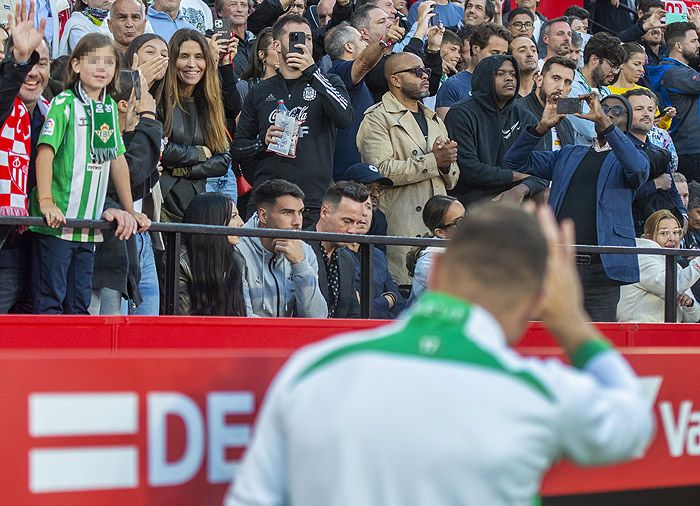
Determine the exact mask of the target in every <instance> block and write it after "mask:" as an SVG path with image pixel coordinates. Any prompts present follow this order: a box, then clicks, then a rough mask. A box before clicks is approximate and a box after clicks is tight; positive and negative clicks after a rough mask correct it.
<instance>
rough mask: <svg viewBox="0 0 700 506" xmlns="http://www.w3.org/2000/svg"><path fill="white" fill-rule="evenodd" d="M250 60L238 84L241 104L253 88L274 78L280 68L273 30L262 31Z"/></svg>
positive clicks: (251, 50) (251, 48) (251, 51)
mask: <svg viewBox="0 0 700 506" xmlns="http://www.w3.org/2000/svg"><path fill="white" fill-rule="evenodd" d="M249 59H250V65H249V67H248V68H247V69H245V71H244V72H243V74H241V80H240V81H238V83H237V84H236V87H237V88H238V93H239V94H240V96H241V102H245V97H246V96H247V95H248V92H249V91H250V89H251V88H252V87H253V86H255V85H256V84H258V83H259V82H260V81H263V80H265V79H269V78H270V77H272V76H274V75H275V72H276V71H277V69H278V68H279V60H278V59H277V52H276V51H275V50H274V49H273V47H272V28H264V29H263V30H261V31H260V33H259V34H258V37H257V38H256V39H255V40H254V41H253V44H252V45H251V46H250V55H249Z"/></svg>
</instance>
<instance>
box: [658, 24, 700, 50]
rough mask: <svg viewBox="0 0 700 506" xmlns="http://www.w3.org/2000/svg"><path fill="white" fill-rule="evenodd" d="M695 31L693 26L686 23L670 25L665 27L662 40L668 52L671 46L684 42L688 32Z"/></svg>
mask: <svg viewBox="0 0 700 506" xmlns="http://www.w3.org/2000/svg"><path fill="white" fill-rule="evenodd" d="M691 30H692V31H695V30H696V28H695V24H693V23H691V22H690V21H688V22H681V23H671V24H670V25H666V32H665V33H664V38H665V39H666V45H667V46H668V48H669V50H670V48H671V46H673V44H675V43H676V42H680V41H682V40H685V36H686V34H687V33H688V32H689V31H691Z"/></svg>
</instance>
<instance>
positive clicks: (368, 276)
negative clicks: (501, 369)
mask: <svg viewBox="0 0 700 506" xmlns="http://www.w3.org/2000/svg"><path fill="white" fill-rule="evenodd" d="M0 225H15V226H17V225H24V226H31V225H35V226H38V225H43V226H45V225H46V223H45V221H44V219H43V218H38V217H16V216H0ZM66 226H67V227H73V228H91V229H99V230H109V229H113V228H115V224H113V223H109V222H106V221H99V220H67V223H66ZM149 230H150V231H151V232H160V233H161V234H163V236H164V238H165V288H164V294H165V301H164V309H165V314H170V315H175V314H177V312H178V298H179V295H178V288H179V287H178V274H179V259H180V244H181V240H182V234H213V235H237V236H239V237H273V238H278V239H301V240H303V241H315V242H319V241H328V242H341V243H343V242H344V243H358V244H359V245H360V313H361V316H362V317H363V318H371V317H372V299H373V297H372V273H373V269H374V266H373V261H372V249H371V247H372V246H373V245H375V244H384V245H387V246H444V245H445V244H446V241H445V240H443V239H428V238H420V237H397V236H377V235H354V234H331V233H327V232H310V231H305V230H277V229H268V228H235V227H228V226H215V225H192V224H187V223H161V222H154V223H153V224H152V225H151V228H150V229H149ZM576 252H577V253H583V254H612V255H621V254H627V255H631V254H632V255H636V254H646V255H663V256H665V257H666V280H665V297H664V321H665V322H675V321H676V297H677V275H678V264H677V263H676V257H677V256H682V257H690V256H700V251H698V250H692V249H671V248H661V247H658V248H636V247H624V246H576Z"/></svg>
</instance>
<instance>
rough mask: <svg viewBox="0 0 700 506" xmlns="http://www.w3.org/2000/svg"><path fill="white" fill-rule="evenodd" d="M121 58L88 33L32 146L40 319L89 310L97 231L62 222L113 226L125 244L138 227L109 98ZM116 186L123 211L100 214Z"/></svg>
mask: <svg viewBox="0 0 700 506" xmlns="http://www.w3.org/2000/svg"><path fill="white" fill-rule="evenodd" d="M118 75H119V60H118V56H117V51H116V49H115V48H114V45H113V44H112V41H111V39H110V38H109V37H108V36H106V35H102V34H89V35H86V36H85V37H83V38H82V39H81V40H80V42H78V44H77V46H76V47H75V50H74V51H73V53H72V54H71V57H70V61H69V68H68V76H67V86H68V89H67V90H66V91H64V92H63V93H61V94H60V95H58V96H57V97H55V98H54V99H53V101H52V102H51V107H50V109H49V111H48V113H47V116H46V122H45V123H44V127H43V128H42V130H41V134H40V136H39V142H38V147H37V159H36V173H37V186H36V188H35V190H34V191H33V192H32V196H31V203H30V213H31V214H32V215H33V216H43V217H44V218H45V219H46V223H47V225H48V226H38V227H31V230H32V231H33V232H36V234H35V240H34V252H33V258H32V262H33V265H32V288H33V294H34V309H35V312H37V313H39V314H42V313H43V314H60V313H67V314H87V313H88V306H89V305H90V296H91V288H92V287H91V284H92V283H91V280H92V270H93V262H94V250H95V248H94V243H95V242H99V241H101V240H102V235H101V233H100V232H99V231H97V230H89V229H78V228H75V229H74V228H68V227H64V226H63V225H65V223H66V218H73V219H87V220H95V219H99V218H100V216H102V217H103V218H104V219H106V220H108V221H116V222H117V224H118V227H117V229H116V232H115V233H116V235H117V236H118V237H119V238H120V239H126V238H128V237H129V236H130V235H132V234H133V233H134V232H135V231H136V229H137V224H138V226H141V228H142V229H144V230H145V229H146V228H147V227H148V224H149V221H148V218H146V217H145V216H144V215H142V214H140V213H136V212H135V211H134V207H133V201H132V198H131V189H130V181H129V168H128V166H127V163H126V159H125V158H124V152H125V148H124V143H123V141H122V138H121V135H120V133H119V121H118V116H117V104H116V103H115V102H114V100H113V99H112V98H111V97H110V96H109V95H110V94H111V93H114V92H115V89H116V87H117V86H118V83H117V78H118ZM110 176H111V181H112V183H113V184H114V187H115V189H116V192H117V195H118V197H119V201H120V203H121V204H122V207H123V209H124V210H125V211H120V210H117V209H108V210H106V211H104V213H103V207H104V201H105V195H106V193H107V184H108V182H109V180H110Z"/></svg>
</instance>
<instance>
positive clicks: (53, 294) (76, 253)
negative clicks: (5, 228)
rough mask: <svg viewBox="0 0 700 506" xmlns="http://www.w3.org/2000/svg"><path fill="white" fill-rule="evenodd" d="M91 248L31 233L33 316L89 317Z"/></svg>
mask: <svg viewBox="0 0 700 506" xmlns="http://www.w3.org/2000/svg"><path fill="white" fill-rule="evenodd" d="M94 263H95V245H94V244H93V243H91V242H74V241H65V240H63V239H59V238H58V237H53V236H50V235H44V234H34V243H33V250H32V291H33V293H34V312H35V313H37V314H89V313H88V307H89V306H90V299H91V297H92V268H93V266H94Z"/></svg>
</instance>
